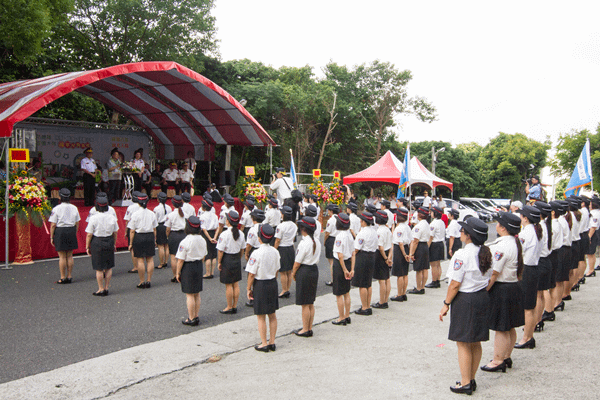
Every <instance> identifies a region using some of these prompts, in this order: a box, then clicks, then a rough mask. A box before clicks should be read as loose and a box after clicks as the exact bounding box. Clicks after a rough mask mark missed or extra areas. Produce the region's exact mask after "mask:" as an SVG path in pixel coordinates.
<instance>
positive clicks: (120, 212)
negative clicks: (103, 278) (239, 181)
mask: <svg viewBox="0 0 600 400" xmlns="http://www.w3.org/2000/svg"><path fill="white" fill-rule="evenodd" d="M71 203H72V204H73V205H75V206H77V208H78V209H79V215H80V216H81V221H80V222H79V230H78V232H77V242H78V245H79V248H78V249H77V250H75V251H73V254H85V238H86V235H87V234H86V233H85V228H86V227H87V222H86V219H87V217H88V214H89V213H90V209H91V208H92V207H85V206H84V205H83V204H84V202H83V199H81V200H80V199H73V200H72V201H71ZM158 204H159V203H158V200H156V199H151V200H150V202H149V203H148V209H150V210H154V208H155V207H156V206H157V205H158ZM167 204H168V205H171V200H167ZM191 204H192V205H193V206H194V208H195V209H196V213H197V211H198V208H200V206H201V204H202V196H192V201H191ZM222 205H223V203H214V207H215V211H216V213H217V215H219V212H220V210H221V206H222ZM234 207H235V209H236V210H237V211H238V212H239V213H240V215H241V212H242V210H243V205H242V203H241V202H240V200H239V199H238V198H236V199H235V205H234ZM171 208H172V207H171ZM125 211H127V207H115V212H116V213H117V217H118V220H119V233H118V237H117V248H118V249H121V250H124V249H126V248H127V239H126V238H125V233H126V232H127V225H126V224H125V220H123V217H124V216H125ZM4 223H5V222H4V218H1V219H0V232H1V236H2V237H3V238H4V229H5V228H4V227H5V225H4ZM30 227H31V253H32V254H31V255H32V258H33V259H34V260H41V259H47V258H58V253H57V252H56V250H55V249H54V246H52V245H51V244H50V223H49V222H46V223H45V226H42V227H40V228H37V227H35V226H34V225H30ZM9 229H10V232H9V236H10V242H9V262H12V261H13V260H14V258H15V254H16V252H17V235H16V228H15V219H14V218H11V219H10V225H9ZM0 247H1V249H0V261H1V262H2V263H4V262H5V255H4V253H5V250H4V240H2V245H1V246H0Z"/></svg>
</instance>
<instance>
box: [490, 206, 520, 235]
mask: <svg viewBox="0 0 600 400" xmlns="http://www.w3.org/2000/svg"><path fill="white" fill-rule="evenodd" d="M496 221H498V223H499V224H500V225H502V226H503V227H505V228H506V230H507V231H508V233H510V234H511V235H516V234H518V233H519V232H521V218H519V217H518V216H517V215H516V214H513V213H511V212H504V211H500V212H499V213H498V217H497V218H496Z"/></svg>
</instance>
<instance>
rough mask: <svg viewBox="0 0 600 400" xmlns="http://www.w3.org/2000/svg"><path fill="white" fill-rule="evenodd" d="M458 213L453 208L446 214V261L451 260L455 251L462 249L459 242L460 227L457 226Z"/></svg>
mask: <svg viewBox="0 0 600 400" xmlns="http://www.w3.org/2000/svg"><path fill="white" fill-rule="evenodd" d="M459 217H460V212H459V211H458V210H455V209H454V208H452V209H450V212H449V213H448V220H449V222H448V228H446V248H447V249H448V259H450V258H452V256H453V255H454V253H456V250H458V249H460V248H461V247H462V242H461V241H460V225H459V224H458V218H459Z"/></svg>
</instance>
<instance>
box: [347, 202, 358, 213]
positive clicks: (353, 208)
mask: <svg viewBox="0 0 600 400" xmlns="http://www.w3.org/2000/svg"><path fill="white" fill-rule="evenodd" d="M346 208H348V209H350V210H352V212H356V211H358V206H357V205H356V203H354V202H352V201H351V202H349V203H348V204H346Z"/></svg>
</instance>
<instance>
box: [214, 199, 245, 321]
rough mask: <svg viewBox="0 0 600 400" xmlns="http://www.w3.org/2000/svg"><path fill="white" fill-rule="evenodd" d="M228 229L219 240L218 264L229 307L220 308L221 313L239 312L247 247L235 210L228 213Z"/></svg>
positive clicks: (238, 216)
mask: <svg viewBox="0 0 600 400" xmlns="http://www.w3.org/2000/svg"><path fill="white" fill-rule="evenodd" d="M226 223H227V230H225V231H224V232H223V233H222V234H221V235H220V236H219V240H218V242H217V250H218V251H219V254H218V259H217V266H218V268H219V271H220V274H219V279H220V281H221V283H224V284H225V297H226V299H227V307H226V308H225V309H223V310H219V312H220V313H221V314H235V313H237V303H238V299H239V297H240V286H239V284H238V282H239V281H241V280H242V261H241V257H242V256H243V254H244V253H243V250H244V249H245V247H246V243H245V241H244V236H243V235H241V234H240V231H239V230H238V224H239V223H240V215H239V214H238V213H237V211H235V210H231V211H229V212H228V213H227V221H226Z"/></svg>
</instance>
